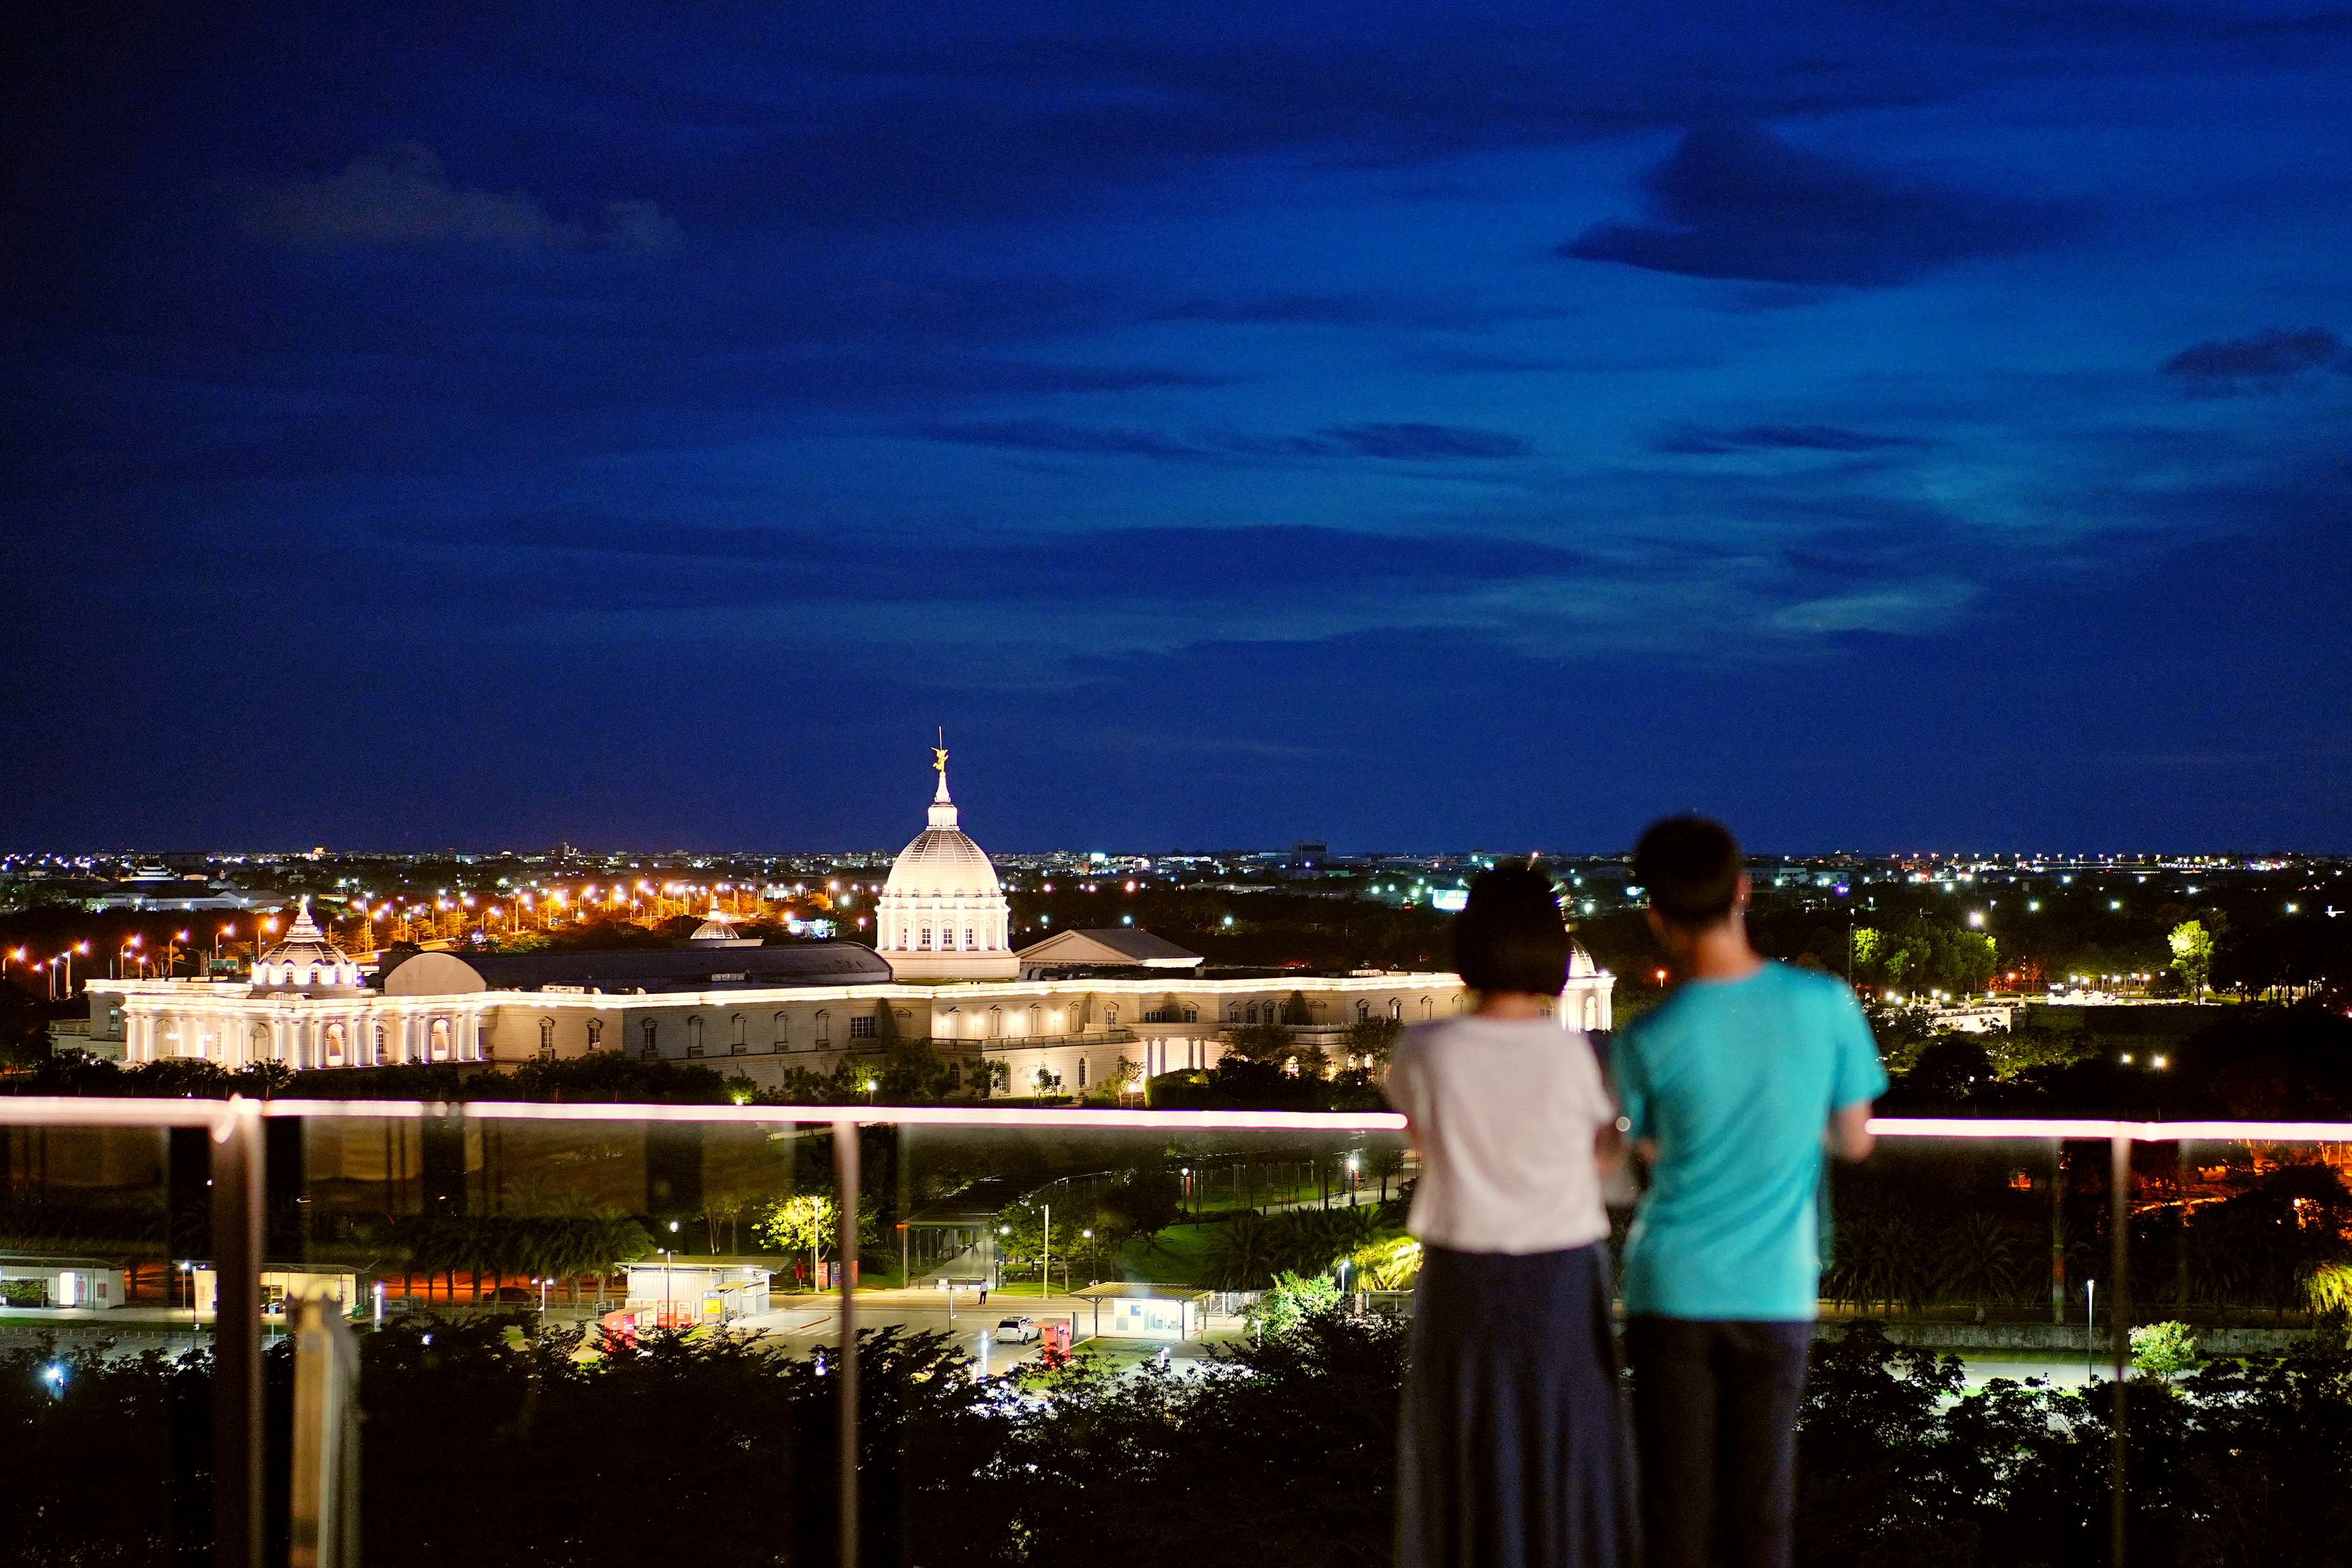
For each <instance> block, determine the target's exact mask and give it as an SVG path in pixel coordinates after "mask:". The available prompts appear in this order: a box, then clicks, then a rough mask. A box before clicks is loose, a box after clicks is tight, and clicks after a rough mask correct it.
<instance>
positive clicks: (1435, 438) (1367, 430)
mask: <svg viewBox="0 0 2352 1568" xmlns="http://www.w3.org/2000/svg"><path fill="white" fill-rule="evenodd" d="M1323 434H1324V435H1325V436H1326V437H1329V438H1330V439H1331V440H1334V441H1337V442H1339V445H1341V446H1342V447H1346V448H1347V449H1348V450H1349V451H1350V452H1353V453H1355V454H1356V455H1357V456H1358V457H1360V458H1402V459H1403V460H1406V461H1409V462H1420V461H1432V460H1440V459H1444V458H1524V457H1526V456H1527V454H1528V444H1527V443H1526V442H1525V441H1522V440H1521V439H1519V438H1518V437H1517V436H1506V435H1504V434H1502V433H1501V432H1500V431H1496V430H1472V429H1466V428H1465V427H1463V426H1458V425H1422V424H1402V425H1341V426H1334V427H1333V428H1331V429H1328V430H1326V431H1324V432H1323Z"/></svg>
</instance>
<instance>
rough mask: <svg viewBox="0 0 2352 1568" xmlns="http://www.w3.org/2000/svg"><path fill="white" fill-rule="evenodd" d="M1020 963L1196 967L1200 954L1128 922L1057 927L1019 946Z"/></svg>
mask: <svg viewBox="0 0 2352 1568" xmlns="http://www.w3.org/2000/svg"><path fill="white" fill-rule="evenodd" d="M1019 957H1020V959H1021V962H1022V963H1023V964H1024V965H1027V966H1030V967H1036V966H1039V965H1055V966H1063V965H1070V964H1106V963H1108V964H1120V965H1132V966H1135V967H1139V968H1143V969H1196V968H1198V967H1199V966H1200V964H1201V962H1202V961H1201V955H1200V954H1199V953H1197V952H1187V951H1185V950H1184V949H1183V948H1181V947H1178V946H1177V945H1176V944H1175V943H1174V942H1170V941H1168V940H1167V939H1166V938H1165V937H1157V936H1154V935H1152V934H1151V933H1150V931H1138V930H1137V929H1135V928H1134V927H1132V926H1110V927H1108V928H1104V929H1100V930H1089V931H1057V932H1055V934H1054V935H1052V936H1049V937H1046V938H1045V939H1044V940H1043V941H1041V942H1032V943H1030V944H1029V945H1028V946H1027V947H1024V948H1023V949H1022V950H1021V952H1020V954H1019Z"/></svg>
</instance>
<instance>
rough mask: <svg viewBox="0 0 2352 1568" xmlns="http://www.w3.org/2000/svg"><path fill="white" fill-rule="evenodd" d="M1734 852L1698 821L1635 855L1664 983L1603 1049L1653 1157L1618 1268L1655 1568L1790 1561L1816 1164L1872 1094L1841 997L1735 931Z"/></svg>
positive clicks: (1869, 1044)
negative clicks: (1668, 982)
mask: <svg viewBox="0 0 2352 1568" xmlns="http://www.w3.org/2000/svg"><path fill="white" fill-rule="evenodd" d="M1740 864H1741V862H1740V854H1739V847H1738V844H1737V843H1736V842H1735V841H1734V840H1733V838H1732V837H1731V835H1730V834H1729V833H1728V832H1727V831H1726V830H1725V829H1724V828H1723V827H1722V826H1719V825H1717V824H1716V823H1712V822H1707V821H1705V820H1703V819H1701V818H1698V817H1672V818H1669V819H1667V820H1666V821H1664V822H1661V823H1658V824H1656V825H1655V826H1653V827H1651V828H1650V830H1649V831H1648V832H1646V833H1644V834H1643V836H1642V842H1641V844H1640V846H1639V847H1636V848H1635V850H1634V852H1633V876H1634V879H1635V880H1636V882H1638V883H1639V884H1640V885H1641V886H1642V887H1643V888H1644V889H1647V890H1648V894H1649V899H1650V910H1649V919H1650V926H1651V929H1652V930H1653V931H1654V932H1655V933H1656V935H1657V938H1658V942H1659V945H1660V946H1661V947H1663V948H1664V950H1665V952H1666V954H1667V956H1668V957H1669V958H1670V959H1671V960H1672V961H1673V962H1674V963H1675V969H1676V972H1677V975H1678V979H1679V981H1680V984H1677V986H1676V987H1675V991H1674V993H1673V994H1671V995H1669V996H1668V997H1667V998H1666V1000H1665V1001H1664V1002H1662V1003H1660V1004H1659V1005H1657V1006H1656V1007H1654V1008H1653V1009H1652V1010H1651V1011H1649V1012H1648V1013H1645V1014H1643V1016H1641V1017H1639V1018H1636V1019H1635V1020H1633V1023H1631V1024H1629V1025H1628V1026H1626V1027H1625V1028H1624V1029H1623V1030H1622V1031H1621V1032H1620V1033H1619V1034H1618V1036H1617V1039H1616V1043H1615V1046H1614V1048H1613V1049H1612V1053H1611V1066H1612V1070H1613V1072H1614V1075H1615V1077H1616V1080H1617V1092H1618V1094H1619V1096H1620V1098H1621V1100H1622V1104H1623V1108H1624V1113H1625V1118H1626V1121H1627V1122H1628V1124H1629V1136H1630V1137H1631V1138H1632V1139H1633V1143H1634V1147H1635V1148H1636V1149H1637V1150H1638V1151H1640V1152H1641V1153H1642V1154H1643V1157H1644V1159H1645V1161H1646V1163H1647V1164H1648V1166H1649V1170H1650V1186H1649V1190H1648V1191H1647V1192H1646V1193H1644V1194H1643V1197H1642V1202H1641V1206H1640V1208H1639V1209H1638V1210H1637V1211H1636V1213H1635V1215H1634V1220H1633V1234H1632V1236H1631V1237H1629V1238H1628V1240H1627V1242H1626V1245H1625V1278H1624V1297H1625V1310H1626V1314H1627V1319H1628V1321H1627V1325H1626V1346H1627V1350H1628V1352H1630V1357H1631V1360H1632V1361H1633V1417H1634V1430H1635V1435H1636V1437H1637V1440H1638V1442H1639V1444H1640V1447H1641V1450H1642V1490H1643V1509H1642V1511H1643V1526H1644V1532H1645V1538H1646V1542H1645V1544H1646V1552H1647V1556H1648V1559H1649V1563H1650V1568H1702V1565H1704V1564H1707V1563H1715V1562H1718V1561H1721V1562H1728V1563H1733V1564H1735V1565H1737V1568H1782V1565H1784V1564H1786V1563H1788V1562H1789V1561H1790V1552H1791V1545H1792V1542H1791V1536H1790V1529H1791V1521H1792V1520H1793V1518H1794V1515H1795V1502H1796V1494H1795V1479H1796V1448H1795V1437H1796V1418H1797V1406H1798V1405H1799V1403H1800V1402H1801V1400H1802V1398H1803V1396H1804V1385H1805V1357H1806V1353H1807V1352H1808V1350H1809V1349H1810V1347H1811V1342H1812V1323H1813V1318H1814V1316H1815V1314H1816V1312H1817V1311H1818V1310H1819V1303H1820V1294H1821V1237H1820V1231H1819V1217H1818V1216H1819V1215H1820V1200H1821V1190H1822V1181H1823V1180H1824V1179H1825V1175H1826V1173H1825V1172H1824V1170H1823V1168H1822V1166H1823V1161H1824V1158H1825V1156H1826V1155H1827V1154H1829V1153H1832V1152H1834V1153H1837V1154H1839V1155H1841V1156H1843V1157H1844V1158H1847V1159H1853V1160H1859V1159H1861V1158H1863V1157H1864V1155H1865V1154H1867V1153H1868V1152H1870V1142H1871V1140H1870V1131H1869V1128H1868V1121H1869V1118H1870V1102H1871V1101H1872V1100H1874V1099H1876V1098H1877V1097H1878V1096H1879V1095H1880V1094H1881V1093H1883V1092H1884V1091H1885V1088H1886V1074H1885V1070H1884V1069H1883V1068H1881V1067H1880V1066H1879V1062H1878V1047H1877V1043H1876V1042H1875V1041H1874V1039H1873V1038H1872V1037H1871V1033H1870V1025H1869V1023H1868V1022H1867V1021H1866V1020H1865V1019H1864V1017H1863V1015H1862V1008H1861V1007H1860V1005H1857V1004H1856V1002H1855V1001H1854V997H1853V992H1852V991H1851V990H1849V989H1848V988H1847V987H1846V985H1845V984H1843V982H1841V981H1838V980H1836V979H1834V978H1832V977H1831V976H1829V975H1825V974H1819V973H1808V972H1806V971H1804V970H1801V969H1792V968H1790V967H1789V966H1788V965H1786V964H1780V963H1770V962H1768V961H1767V960H1765V959H1764V958H1762V957H1760V956H1759V955H1758V953H1757V952H1756V951H1755V949H1754V948H1752V947H1751V946H1749V945H1748V927H1747V920H1746V910H1747V906H1748V879H1747V877H1746V875H1745V874H1744V873H1743V872H1742V871H1741V869H1740Z"/></svg>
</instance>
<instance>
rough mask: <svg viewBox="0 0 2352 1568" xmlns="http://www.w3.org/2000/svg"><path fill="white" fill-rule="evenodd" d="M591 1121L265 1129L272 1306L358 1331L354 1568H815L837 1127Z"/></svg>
mask: <svg viewBox="0 0 2352 1568" xmlns="http://www.w3.org/2000/svg"><path fill="white" fill-rule="evenodd" d="M600 1109H601V1110H603V1111H604V1112H607V1113H606V1114H584V1115H583V1114H579V1113H572V1112H567V1111H566V1110H564V1109H563V1108H560V1107H555V1106H512V1105H505V1106H501V1105H497V1104H493V1103H490V1102H475V1103H472V1104H467V1105H447V1106H432V1107H423V1108H415V1110H410V1111H407V1112H406V1113H401V1112H398V1111H387V1110H381V1109H379V1108H374V1107H344V1108H340V1110H339V1113H337V1114H331V1115H330V1114H311V1115H305V1116H302V1117H301V1118H300V1119H299V1120H288V1121H278V1122H276V1123H274V1124H273V1128H272V1131H273V1139H272V1153H273V1156H274V1157H275V1161H274V1163H273V1173H272V1193H273V1197H274V1198H275V1199H276V1200H277V1201H276V1203H275V1205H274V1206H273V1210H272V1214H273V1218H274V1219H275V1220H276V1221H277V1222H278V1224H277V1226H276V1228H274V1229H273V1233H272V1237H271V1248H270V1255H269V1258H268V1267H267V1268H266V1269H265V1272H264V1276H263V1287H264V1292H265V1297H266V1299H267V1302H268V1309H267V1310H269V1311H270V1313H271V1315H272V1321H276V1317H277V1314H278V1311H279V1310H282V1308H283V1304H284V1303H286V1302H288V1301H289V1300H292V1299H293V1298H295V1297H297V1296H299V1295H300V1294H304V1293H320V1294H325V1295H327V1296H329V1297H331V1299H333V1300H335V1301H336V1302H337V1303H338V1304H339V1305H340V1306H341V1309H342V1310H343V1311H344V1312H345V1314H346V1315H347V1317H348V1319H349V1321H350V1323H351V1324H352V1328H353V1329H354V1330H355V1331H356V1332H357V1334H358V1336H359V1340H360V1346H361V1384H360V1388H361V1403H362V1407H363V1409H364V1411H365V1415H366V1419H365V1422H364V1425H363V1454H364V1459H363V1463H362V1484H363V1490H364V1493H365V1506H364V1508H363V1510H362V1520H363V1531H364V1535H365V1545H366V1549H367V1556H368V1558H369V1560H370V1561H406V1560H416V1561H425V1560H438V1561H490V1562H525V1561H529V1562H542V1561H551V1560H560V1559H561V1558H562V1556H564V1555H565V1554H578V1555H583V1556H584V1555H594V1554H598V1553H601V1552H604V1551H606V1550H609V1548H610V1546H611V1544H612V1543H613V1542H622V1541H632V1540H639V1541H641V1540H645V1539H647V1536H646V1532H647V1531H651V1530H656V1529H657V1530H658V1531H660V1533H661V1536H662V1539H663V1540H664V1541H665V1542H667V1543H668V1548H669V1549H675V1550H677V1551H678V1552H686V1553H689V1554H692V1555H696V1556H702V1555H705V1554H717V1555H719V1556H723V1557H725V1558H728V1559H730V1560H734V1559H744V1560H754V1559H756V1560H770V1559H772V1556H773V1555H774V1553H775V1552H778V1551H779V1550H780V1549H781V1548H780V1546H779V1543H782V1542H788V1543H791V1544H790V1551H791V1554H792V1560H793V1561H829V1560H830V1558H831V1555H832V1553H833V1550H834V1546H833V1543H834V1542H835V1538H836V1521H837V1520H838V1518H839V1510H838V1495H839V1467H838V1465H837V1464H836V1462H835V1456H836V1454H837V1453H838V1451H839V1448H838V1441H837V1439H838V1434H839V1421H838V1409H837V1405H838V1401H837V1399H836V1397H835V1389H836V1387H837V1384H838V1377H839V1372H840V1360H839V1355H838V1338H839V1312H838V1304H839V1303H838V1297H837V1295H835V1294H834V1293H832V1287H833V1286H834V1285H835V1281H836V1278H837V1276H836V1269H837V1267H838V1258H839V1256H840V1255H839V1250H838V1247H837V1245H836V1244H835V1239H834V1237H832V1236H831V1234H830V1233H829V1226H830V1222H831V1220H832V1217H833V1215H835V1212H836V1210H835V1205H834V1202H833V1194H835V1191H836V1190H837V1189H836V1178H835V1170H834V1163H833V1129H832V1126H831V1124H830V1123H827V1122H803V1121H796V1120H792V1119H788V1118H778V1117H775V1116H769V1117H766V1118H763V1119H761V1120H744V1119H740V1118H738V1119H735V1120H719V1121H711V1120H698V1119H695V1118H696V1117H697V1116H698V1115H699V1114H700V1113H698V1112H691V1111H689V1112H684V1113H676V1112H673V1113H670V1114H668V1115H667V1116H666V1115H665V1111H666V1109H667V1108H660V1107H653V1108H632V1110H631V1111H624V1112H621V1113H618V1114H612V1113H610V1112H611V1111H612V1110H613V1108H600ZM341 1110H356V1111H357V1113H356V1114H343V1113H340V1111H341ZM640 1111H641V1112H642V1113H637V1112H640ZM501 1112H504V1114H501Z"/></svg>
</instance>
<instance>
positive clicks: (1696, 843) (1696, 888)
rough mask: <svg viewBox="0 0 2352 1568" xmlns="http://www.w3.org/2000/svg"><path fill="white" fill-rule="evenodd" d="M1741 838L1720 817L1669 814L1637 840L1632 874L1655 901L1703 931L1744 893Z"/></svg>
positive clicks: (1663, 911)
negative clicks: (1710, 819)
mask: <svg viewBox="0 0 2352 1568" xmlns="http://www.w3.org/2000/svg"><path fill="white" fill-rule="evenodd" d="M1739 868H1740V855H1739V840H1738V839H1736V838H1734V837H1732V836H1731V829H1729V828H1727V827H1726V826H1723V824H1721V823H1720V822H1713V821H1709V820H1708V819H1707V818H1706V817H1704V816H1669V817H1667V818H1666V819H1665V820H1664V821H1663V822H1654V823H1652V824H1650V826H1649V829H1648V831H1646V832H1644V833H1643V835H1642V841H1641V842H1640V843H1639V844H1636V845H1634V846H1633V880H1634V881H1635V882H1636V883H1638V884H1640V886H1641V887H1642V888H1643V889H1645V890H1647V892H1648V893H1649V895H1650V907H1651V908H1652V909H1654V910H1657V911H1658V913H1659V914H1661V915H1663V916H1664V917H1665V918H1666V919H1667V920H1668V921H1672V922H1674V923H1675V925H1678V926H1680V927H1682V928H1683V929H1684V930H1685V931H1704V930H1706V928H1707V927H1708V926H1711V925H1714V924H1715V923H1716V922H1717V921H1720V920H1723V919H1724V918H1725V917H1726V916H1727V915H1729V914H1730V913H1731V906H1732V904H1733V902H1734V901H1735V900H1737V899H1738V897H1739Z"/></svg>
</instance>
